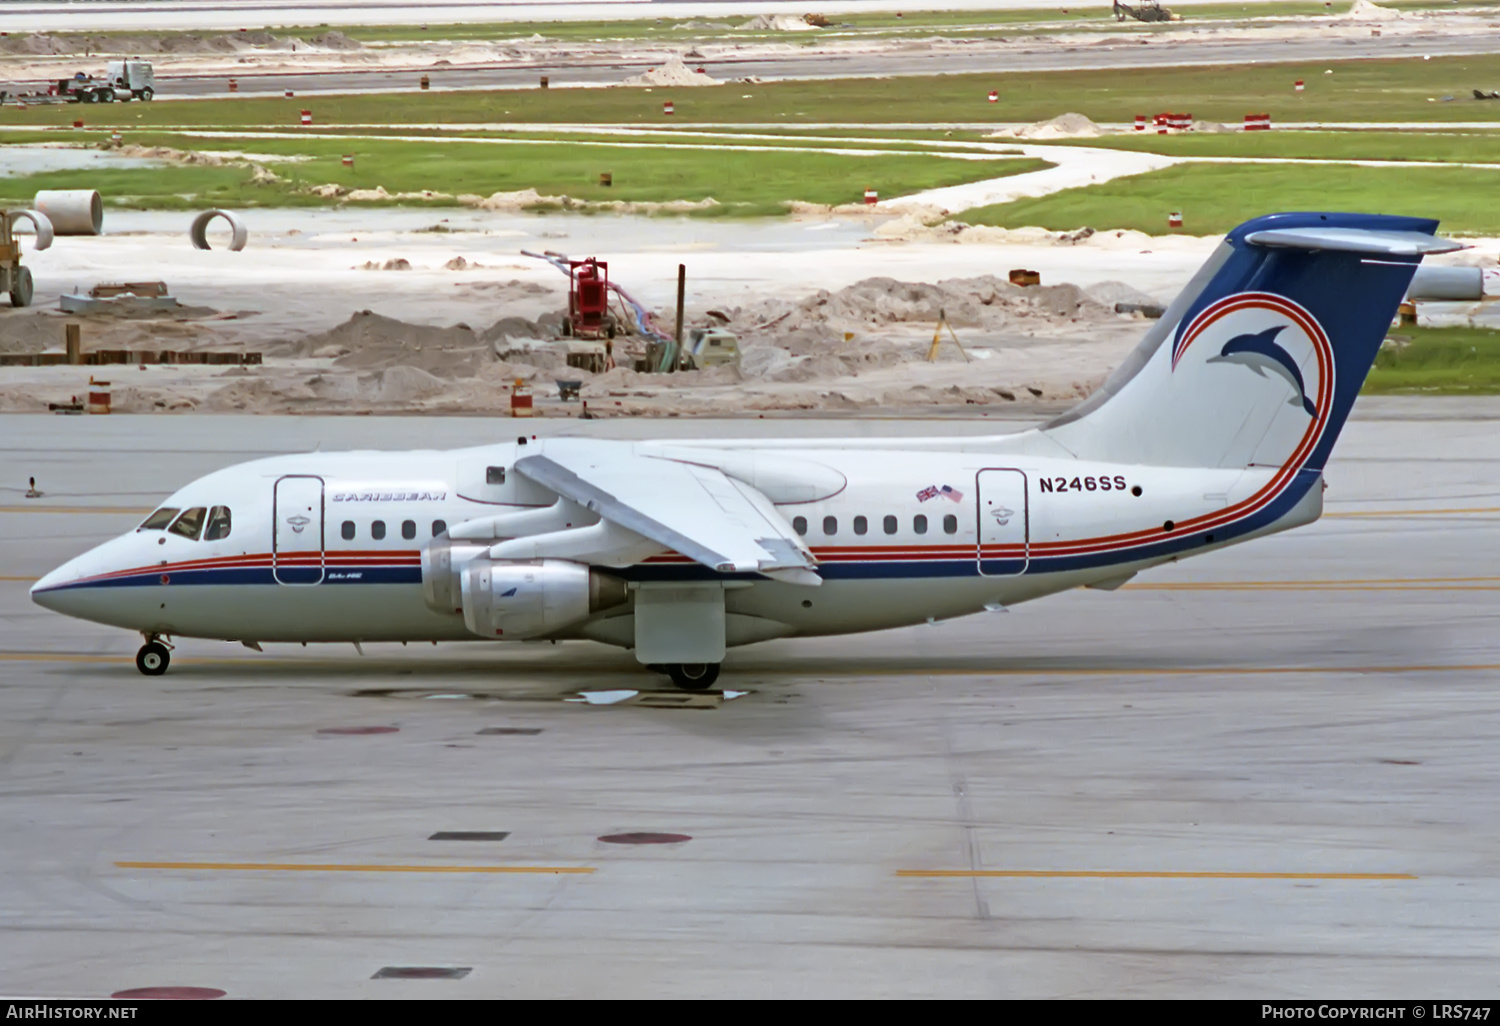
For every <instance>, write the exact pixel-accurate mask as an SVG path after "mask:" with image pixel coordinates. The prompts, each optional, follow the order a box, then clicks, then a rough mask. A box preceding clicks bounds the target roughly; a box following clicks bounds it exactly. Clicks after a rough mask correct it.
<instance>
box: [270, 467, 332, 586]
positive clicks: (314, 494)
mask: <svg viewBox="0 0 1500 1026" xmlns="http://www.w3.org/2000/svg"><path fill="white" fill-rule="evenodd" d="M274 494H275V499H274V501H273V503H272V505H273V513H272V521H271V573H272V576H274V577H275V578H276V583H277V584H319V583H321V582H322V580H323V479H322V478H321V477H313V476H311V475H302V474H292V475H288V476H286V477H283V478H280V479H278V480H277V482H276V486H275V493H274Z"/></svg>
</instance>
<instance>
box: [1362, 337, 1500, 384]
mask: <svg viewBox="0 0 1500 1026" xmlns="http://www.w3.org/2000/svg"><path fill="white" fill-rule="evenodd" d="M1392 338H1394V339H1396V341H1397V342H1398V343H1399V342H1404V343H1405V344H1404V345H1399V346H1397V347H1387V348H1385V349H1382V350H1381V351H1380V354H1379V355H1378V356H1376V358H1375V367H1374V369H1373V370H1371V371H1370V376H1369V378H1367V379H1366V380H1365V387H1364V391H1366V392H1373V393H1385V394H1403V393H1404V394H1412V395H1417V394H1420V395H1492V394H1495V393H1500V331H1489V330H1486V329H1483V328H1411V327H1403V328H1401V329H1400V330H1399V331H1395V332H1392Z"/></svg>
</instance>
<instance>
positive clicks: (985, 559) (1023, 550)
mask: <svg viewBox="0 0 1500 1026" xmlns="http://www.w3.org/2000/svg"><path fill="white" fill-rule="evenodd" d="M977 491H978V493H979V501H978V503H977V505H978V508H979V552H978V558H979V573H980V574H981V575H982V576H984V577H1011V576H1014V575H1016V574H1020V573H1024V572H1025V571H1026V564H1027V563H1028V562H1029V561H1030V559H1031V537H1030V518H1029V517H1028V515H1027V509H1026V475H1025V474H1024V473H1022V472H1021V471H1019V470H981V471H980V472H979V480H978V488H977Z"/></svg>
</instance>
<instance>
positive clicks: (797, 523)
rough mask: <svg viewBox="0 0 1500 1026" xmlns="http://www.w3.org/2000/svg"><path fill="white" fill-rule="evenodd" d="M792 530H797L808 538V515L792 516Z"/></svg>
mask: <svg viewBox="0 0 1500 1026" xmlns="http://www.w3.org/2000/svg"><path fill="white" fill-rule="evenodd" d="M792 530H793V531H796V532H797V533H798V534H800V535H801V536H802V537H804V538H806V537H807V518H806V517H793V518H792Z"/></svg>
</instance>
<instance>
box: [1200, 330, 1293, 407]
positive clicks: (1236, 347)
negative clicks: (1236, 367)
mask: <svg viewBox="0 0 1500 1026" xmlns="http://www.w3.org/2000/svg"><path fill="white" fill-rule="evenodd" d="M1285 328H1286V325H1285V324H1278V325H1277V326H1276V327H1274V328H1267V329H1266V330H1265V331H1261V332H1256V333H1255V334H1253V335H1250V334H1247V335H1236V336H1235V337H1234V338H1232V339H1230V340H1229V341H1228V342H1225V343H1224V348H1223V349H1221V350H1219V355H1218V356H1212V357H1209V360H1208V362H1209V363H1237V364H1240V365H1241V366H1243V367H1249V368H1250V369H1251V370H1253V371H1254V372H1255V373H1257V374H1259V375H1260V376H1261V377H1265V376H1266V371H1268V370H1269V371H1271V372H1273V373H1275V374H1279V375H1280V376H1281V377H1283V378H1285V379H1286V381H1287V384H1289V385H1291V386H1292V387H1293V388H1294V389H1296V390H1297V399H1292V400H1289V401H1290V403H1291V404H1292V405H1293V406H1296V405H1299V404H1298V401H1297V400H1298V399H1300V400H1301V403H1300V405H1301V406H1302V408H1303V409H1304V410H1306V411H1307V415H1308V416H1309V417H1316V416H1317V415H1318V411H1317V408H1316V407H1314V406H1313V404H1312V400H1310V399H1308V398H1307V385H1306V384H1305V383H1304V382H1303V380H1302V371H1301V369H1299V368H1298V366H1297V363H1296V361H1295V360H1293V359H1292V354H1291V353H1288V352H1287V351H1286V350H1285V349H1283V348H1282V347H1281V346H1279V345H1277V344H1276V341H1275V339H1276V336H1277V335H1279V334H1281V332H1282V331H1283V330H1284V329H1285Z"/></svg>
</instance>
